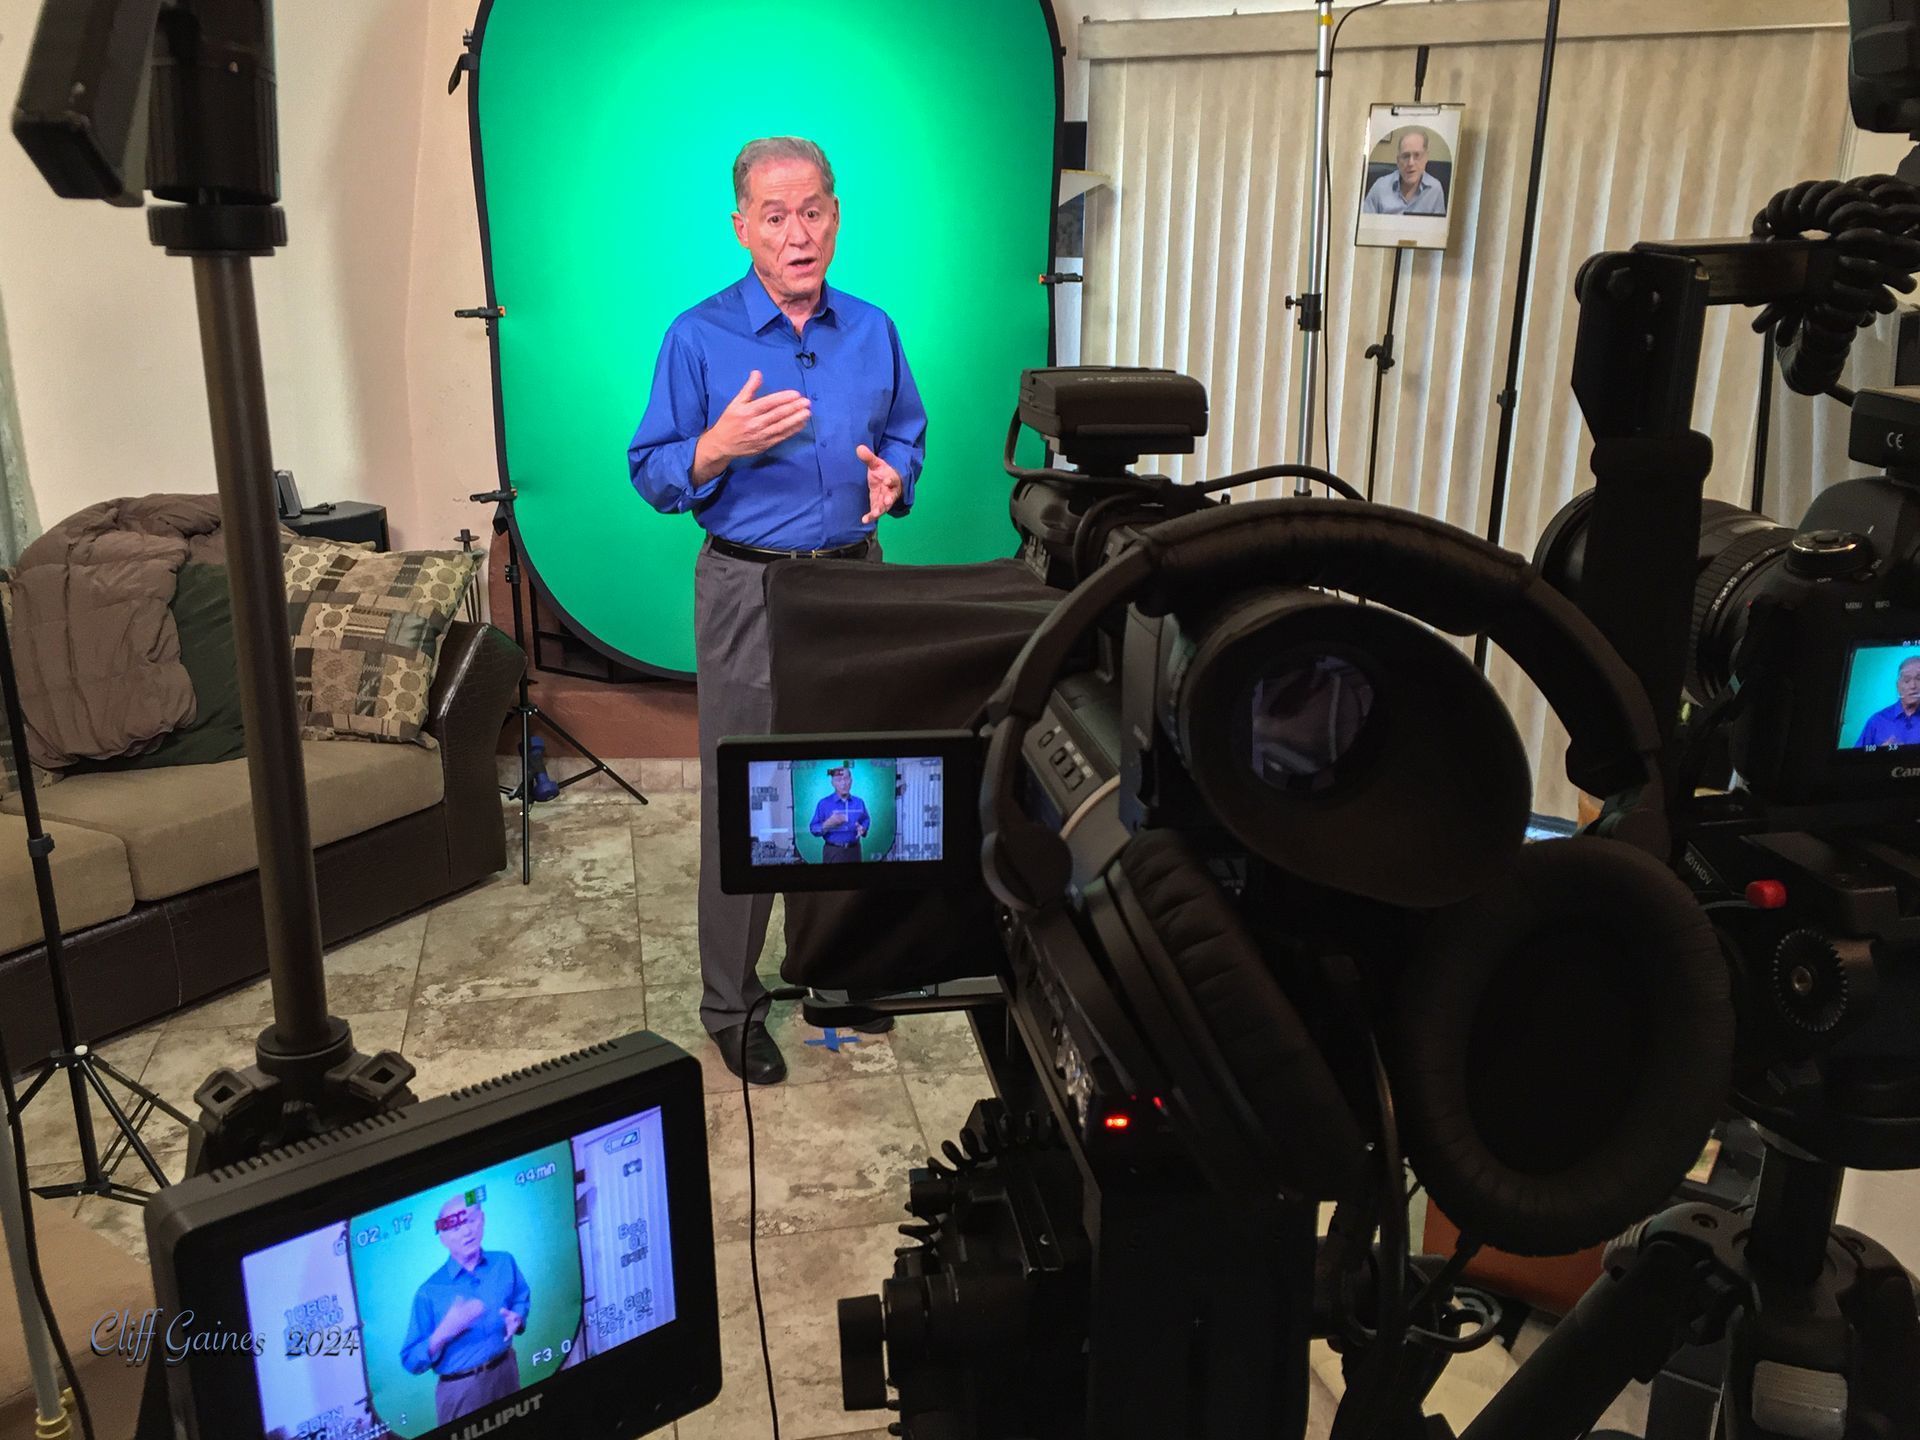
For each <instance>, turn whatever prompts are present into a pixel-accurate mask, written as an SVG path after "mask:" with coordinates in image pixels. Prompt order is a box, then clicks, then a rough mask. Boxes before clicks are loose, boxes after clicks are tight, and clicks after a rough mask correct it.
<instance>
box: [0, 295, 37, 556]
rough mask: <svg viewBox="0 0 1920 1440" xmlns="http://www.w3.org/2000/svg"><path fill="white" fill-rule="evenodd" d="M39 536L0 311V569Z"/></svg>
mask: <svg viewBox="0 0 1920 1440" xmlns="http://www.w3.org/2000/svg"><path fill="white" fill-rule="evenodd" d="M39 533H40V525H39V516H38V515H36V514H35V513H34V505H33V492H32V491H31V490H29V489H28V488H27V452H26V450H25V448H24V447H23V446H22V444H21V441H20V407H19V404H18V402H17V401H16V400H15V399H14V392H13V362H12V360H11V359H10V358H9V355H8V351H7V318H6V313H5V311H4V310H0V568H4V567H6V566H8V565H11V564H12V563H13V562H14V560H15V559H16V558H18V556H19V554H20V552H21V551H22V550H24V549H26V548H27V545H28V544H29V543H30V542H32V541H33V539H34V538H35V537H36V536H38V535H39Z"/></svg>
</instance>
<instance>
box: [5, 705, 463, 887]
mask: <svg viewBox="0 0 1920 1440" xmlns="http://www.w3.org/2000/svg"><path fill="white" fill-rule="evenodd" d="M301 749H302V750H303V751H304V752H305V756H306V769H307V806H308V815H309V820H310V823H311V825H312V831H313V843H314V844H315V845H327V844H331V843H332V842H333V841H335V840H344V839H345V838H346V837H347V836H349V835H358V834H359V833H360V832H361V831H363V830H371V829H372V828H373V827H374V826H376V825H384V824H386V823H387V822H388V821H389V820H398V819H399V818H400V817H401V816H403V815H412V814H414V813H415V812H416V811H420V810H425V809H427V808H428V807H429V806H432V805H437V804H439V803H440V799H441V795H442V792H443V788H444V786H443V781H442V772H441V768H440V758H439V756H438V755H436V754H434V753H432V752H430V751H426V750H422V749H419V748H418V747H417V746H413V745H363V744H358V743H356V742H354V741H352V740H306V741H302V742H301ZM17 806H18V797H11V798H9V799H7V800H5V801H0V811H14V812H16V813H17ZM41 809H42V811H43V813H45V815H46V816H47V817H48V818H49V819H53V820H60V821H64V822H65V823H67V824H69V825H81V826H85V827H86V828H87V829H89V830H100V831H106V832H108V833H110V834H113V835H117V836H119V837H120V839H121V840H122V841H124V842H125V843H126V847H127V862H128V869H129V870H130V871H131V872H132V874H133V893H134V894H135V895H136V896H137V897H138V898H140V899H142V900H164V899H166V898H167V897H168V896H170V895H179V894H182V893H184V892H185V891H188V890H193V889H196V888H198V887H199V886H201V885H206V884H210V883H211V882H213V881H215V880H224V879H226V878H227V877H228V876H231V875H244V874H245V873H246V872H247V871H249V870H253V869H256V868H258V866H259V863H260V861H259V856H258V852H257V851H256V850H255V848H254V841H253V797H252V795H251V794H250V793H249V791H248V788H247V762H246V761H245V760H244V759H242V760H223V761H221V762H220V763H219V764H217V765H185V766H174V767H172V768H171V769H166V770H143V771H140V772H138V773H136V774H122V775H75V776H73V777H72V778H71V779H69V780H67V781H66V782H65V783H63V784H61V785H59V786H57V787H55V788H54V789H53V790H52V791H50V792H49V793H48V795H47V796H46V798H45V800H44V801H43V802H42V804H41Z"/></svg>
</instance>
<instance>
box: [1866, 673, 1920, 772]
mask: <svg viewBox="0 0 1920 1440" xmlns="http://www.w3.org/2000/svg"><path fill="white" fill-rule="evenodd" d="M1894 686H1895V688H1896V689H1897V690H1898V691H1899V694H1900V698H1899V699H1898V700H1896V701H1894V703H1893V704H1891V705H1889V706H1887V708H1886V709H1884V710H1876V711H1874V713H1873V714H1871V715H1869V716H1868V717H1867V723H1866V724H1865V725H1862V726H1861V727H1860V738H1859V739H1858V740H1856V741H1854V742H1853V748H1854V749H1856V750H1892V749H1894V748H1895V747H1897V746H1900V745H1920V655H1916V656H1914V657H1913V658H1912V659H1911V660H1902V661H1901V662H1900V673H1899V675H1898V676H1897V677H1895V680H1894Z"/></svg>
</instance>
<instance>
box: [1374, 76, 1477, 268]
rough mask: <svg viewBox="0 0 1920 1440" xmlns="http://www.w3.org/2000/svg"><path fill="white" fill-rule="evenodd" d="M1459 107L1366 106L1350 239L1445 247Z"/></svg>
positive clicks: (1450, 222)
mask: <svg viewBox="0 0 1920 1440" xmlns="http://www.w3.org/2000/svg"><path fill="white" fill-rule="evenodd" d="M1464 109H1465V107H1464V106H1461V105H1457V104H1439V105H1411V104H1392V103H1388V102H1381V103H1377V104H1374V105H1371V106H1369V107H1368V109H1367V150H1366V159H1365V161H1364V162H1363V163H1364V166H1365V168H1364V171H1363V173H1362V174H1361V177H1360V213H1359V215H1358V217H1357V218H1356V220H1355V222H1354V232H1353V243H1354V244H1356V245H1384V246H1389V247H1396V248H1397V247H1399V246H1402V245H1410V246H1412V247H1414V248H1415V249H1419V250H1444V249H1446V248H1447V235H1448V233H1449V231H1450V230H1451V228H1452V225H1453V211H1454V194H1453V192H1454V183H1455V181H1456V179H1457V178H1458V173H1457V170H1456V166H1455V156H1457V155H1458V154H1459V151H1460V119H1461V115H1462V114H1463V112H1464Z"/></svg>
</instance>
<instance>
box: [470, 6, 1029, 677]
mask: <svg viewBox="0 0 1920 1440" xmlns="http://www.w3.org/2000/svg"><path fill="white" fill-rule="evenodd" d="M474 34H475V38H474V50H475V54H476V56H477V59H476V61H475V65H474V69H473V72H472V74H473V80H472V84H473V88H472V91H471V97H470V103H471V107H472V108H471V120H472V129H473V153H474V183H475V189H476V192H477V194H478V196H479V201H480V215H481V234H482V239H483V244H484V246H485V249H486V257H487V299H488V303H489V304H490V305H498V306H503V307H504V308H505V312H506V313H505V314H504V315H503V316H502V317H501V318H499V319H498V320H497V321H495V322H494V360H495V367H496V373H495V425H496V430H497V432H498V439H499V446H500V460H501V468H502V478H503V480H505V481H507V482H508V483H511V484H512V485H513V486H514V487H515V488H516V490H517V491H518V492H519V498H518V501H517V503H516V510H517V526H516V529H517V531H518V536H519V540H520V544H521V547H522V549H523V550H524V552H525V555H526V557H527V559H528V561H529V562H530V564H531V567H532V568H533V570H534V571H535V572H536V573H537V574H538V576H539V579H540V583H541V587H542V589H543V590H544V591H545V593H546V594H547V595H548V596H549V597H550V598H551V600H552V601H553V603H554V604H555V605H556V606H557V607H558V608H559V609H560V610H561V612H562V613H563V614H564V615H565V616H566V618H567V619H568V620H569V621H570V622H571V623H572V625H573V628H574V629H576V630H577V631H579V632H580V633H581V634H582V636H583V637H584V638H586V639H587V640H589V641H591V642H592V643H593V644H594V645H596V646H597V647H598V648H599V649H601V650H602V651H604V652H606V653H607V654H609V655H612V656H614V657H615V658H617V659H621V660H624V661H627V662H629V663H632V664H636V665H638V666H640V667H641V668H644V669H649V670H654V671H660V672H666V673H680V674H684V673H687V672H690V671H691V670H692V669H693V664H694V659H693V560H694V556H695V554H696V553H697V551H698V550H699V546H700V540H701V536H702V532H701V530H700V528H699V526H698V524H697V522H695V520H694V519H693V517H692V516H691V515H660V514H657V513H655V512H654V511H653V510H652V509H651V508H650V507H649V506H648V505H647V503H646V502H645V501H644V500H642V499H641V498H640V496H639V494H638V493H637V492H636V491H635V490H634V489H633V487H632V485H631V483H630V482H629V480H628V477H627V459H626V451H627V444H628V442H629V441H631V440H632V438H633V432H634V429H635V428H636V426H637V425H638V424H639V421H640V416H641V413H642V411H643V410H644V409H645V408H646V402H647V394H648V390H649V388H650V386H651V383H652V378H653V364H654V360H655V358H656V356H657V355H658V353H659V348H660V342H661V339H662V337H663V336H664V335H665V333H666V328H667V325H668V323H669V322H670V321H671V320H672V319H673V317H674V316H675V315H677V314H679V313H680V312H681V311H682V310H685V309H687V308H689V307H690V306H692V305H694V304H696V303H698V302H699V301H700V300H702V299H704V298H706V297H707V296H708V295H711V294H713V293H714V292H716V291H718V290H721V289H723V288H725V287H726V286H728V285H730V284H732V283H733V282H734V281H736V280H738V279H739V278H740V277H741V276H742V275H744V274H745V273H746V271H747V266H748V257H747V252H746V251H745V250H743V249H741V248H740V245H739V242H738V241H737V240H736V239H735V238H734V234H733V227H732V224H731V221H730V219H729V217H730V215H731V213H732V211H733V193H732V166H733V158H734V156H735V154H736V153H737V152H738V151H739V148H740V146H741V145H743V144H744V143H746V142H747V141H748V140H751V139H754V138H756V137H758V136H762V135H804V136H806V137H808V138H809V139H812V140H816V141H818V142H819V143H820V145H821V146H822V147H823V148H824V149H825V150H826V152H827V157H828V159H830V160H831V161H832V162H833V168H834V177H835V189H836V191H837V192H838V194H839V197H840V205H841V225H840V237H839V245H838V249H837V252H836V255H835V258H834V262H833V266H832V269H831V270H830V271H829V272H828V275H827V283H828V284H829V285H831V286H834V287H836V288H838V289H841V290H845V291H846V292H848V293H849V294H852V295H857V296H859V297H860V298H861V299H863V300H867V301H869V302H871V303H873V304H875V305H878V306H879V307H880V308H881V309H883V310H885V311H886V312H887V313H888V314H889V315H890V316H892V317H893V320H894V322H895V324H896V325H897V326H898V328H899V332H900V338H901V343H902V345H903V346H904V348H905V350H906V355H907V361H908V363H909V364H910V365H911V366H912V367H913V372H914V377H915V379H916V380H917V381H918V382H919V386H920V392H921V395H922V397H923V398H924V400H925V402H926V407H927V416H928V424H927V458H926V465H925V468H924V470H923V471H922V474H921V478H920V482H919V488H918V491H917V494H916V497H915V503H914V508H913V513H912V514H911V515H909V516H907V517H906V518H905V519H903V520H894V519H888V520H885V521H884V522H883V523H882V524H881V527H880V532H879V533H880V539H881V542H882V544H883V545H884V546H885V549H886V555H887V558H888V559H889V560H896V561H907V562H910V563H922V564H940V563H946V564H950V563H960V562H966V561H975V560H984V559H990V558H994V557H998V556H1005V555H1009V554H1011V553H1013V550H1014V544H1015V537H1014V533H1013V530H1012V526H1011V524H1010V522H1009V520H1008V518H1007V496H1008V491H1009V488H1010V483H1011V482H1009V481H1008V479H1007V477H1006V475H1005V474H1004V473H1003V472H1002V470H1001V468H1000V454H1001V450H1002V448H1003V446H1004V444H1005V437H1006V427H1007V421H1008V419H1009V417H1010V416H1011V415H1012V413H1013V407H1014V402H1015V399H1016V398H1017V391H1018V386H1019V378H1020V372H1021V371H1022V370H1023V369H1026V368H1028V367H1031V366H1036V365H1044V364H1047V363H1049V361H1050V360H1051V358H1052V356H1051V318H1050V315H1051V302H1050V298H1049V294H1048V290H1047V287H1045V286H1043V285H1041V284H1040V283H1039V278H1038V277H1039V276H1040V274H1041V272H1042V271H1045V270H1048V269H1050V268H1051V266H1052V254H1051V251H1052V218H1053V207H1054V196H1055V194H1056V186H1057V184H1058V168H1057V167H1058V158H1057V136H1058V133H1059V123H1060V100H1059V95H1060V69H1059V60H1058V55H1057V50H1056V44H1057V41H1056V38H1055V35H1054V31H1053V24H1052V18H1051V12H1050V10H1049V9H1048V7H1047V5H1046V3H1045V0H950V3H945V4H940V3H931V0H928V3H915V4H912V5H903V4H900V3H899V0H816V3H814V4H811V5H808V6H806V7H804V8H803V9H802V10H795V8H794V7H793V6H792V5H791V4H777V3H773V0H651V3H644V4H642V3H635V0H486V3H484V4H483V5H482V6H481V10H480V14H479V17H478V19H477V20H476V21H475V26H474ZM1026 443H1027V446H1028V448H1027V449H1026V450H1024V451H1023V452H1022V457H1021V458H1022V459H1023V461H1024V462H1025V463H1028V464H1038V463H1039V457H1040V451H1039V442H1038V441H1037V439H1036V438H1035V437H1033V436H1031V435H1029V436H1027V437H1026Z"/></svg>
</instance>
